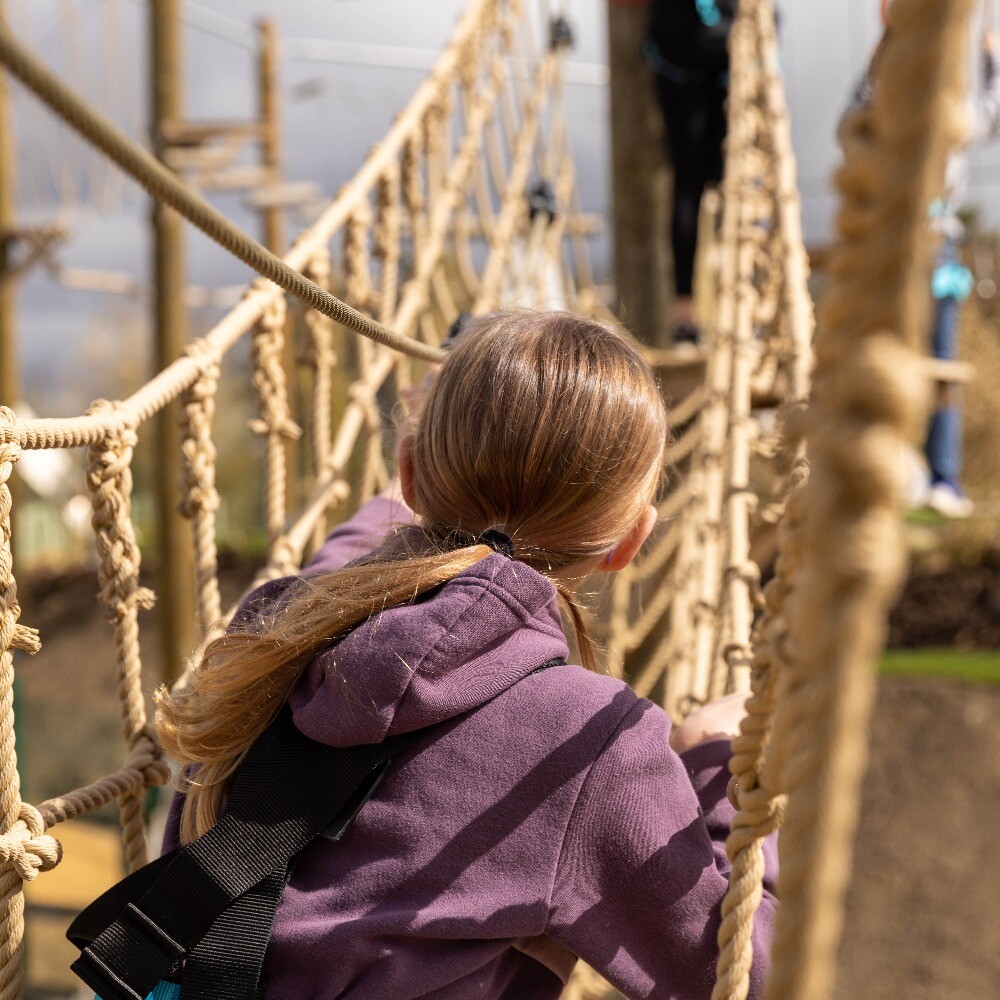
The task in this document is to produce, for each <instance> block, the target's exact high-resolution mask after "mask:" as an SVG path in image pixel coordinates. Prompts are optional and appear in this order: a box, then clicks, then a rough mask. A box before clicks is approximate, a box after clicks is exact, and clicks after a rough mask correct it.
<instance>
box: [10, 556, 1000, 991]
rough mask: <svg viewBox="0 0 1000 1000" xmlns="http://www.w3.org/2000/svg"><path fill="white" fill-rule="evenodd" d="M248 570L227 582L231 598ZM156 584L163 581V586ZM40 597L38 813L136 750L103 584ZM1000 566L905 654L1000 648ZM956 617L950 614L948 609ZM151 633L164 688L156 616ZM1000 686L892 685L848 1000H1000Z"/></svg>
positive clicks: (26, 685) (927, 589) (886, 696)
mask: <svg viewBox="0 0 1000 1000" xmlns="http://www.w3.org/2000/svg"><path fill="white" fill-rule="evenodd" d="M245 576H246V574H245V572H241V571H239V570H237V571H236V572H235V573H233V572H230V573H229V574H227V578H228V579H227V583H228V586H227V590H229V591H230V593H231V594H233V593H235V591H236V590H237V589H238V588H239V586H240V584H241V583H242V582H243V580H244V578H245ZM152 582H154V584H155V581H152ZM56 583H57V582H56V581H49V582H47V583H46V582H44V581H38V582H36V583H35V584H34V586H33V587H31V588H25V590H26V592H25V593H24V597H23V604H24V616H23V617H24V621H25V623H26V624H30V625H34V626H37V627H40V628H41V630H42V638H43V642H44V648H43V651H42V652H41V653H40V654H39V655H38V656H36V657H34V658H28V657H26V656H23V655H20V654H19V655H18V657H17V668H16V669H17V675H18V679H19V680H18V683H19V690H18V702H19V704H18V710H19V724H18V750H19V754H20V756H21V763H22V766H23V768H24V772H25V775H26V789H25V790H26V793H27V794H26V797H27V798H28V799H29V800H31V801H36V802H37V801H39V800H40V799H43V798H46V797H48V796H50V795H53V794H56V793H58V792H60V791H64V790H66V789H68V788H72V787H75V786H76V785H79V784H82V783H85V782H87V781H90V780H93V779H94V778H95V777H97V776H99V775H101V774H104V773H108V772H110V771H111V770H113V769H115V768H116V767H117V766H118V765H119V763H120V760H121V757H122V749H121V741H120V736H119V735H118V730H119V723H118V720H117V716H116V711H117V709H116V703H115V681H114V678H113V677H112V676H111V674H110V673H109V671H108V665H109V664H110V663H112V662H113V649H112V644H111V635H110V629H109V628H108V626H107V625H106V624H105V623H104V622H102V621H101V620H100V615H99V612H98V611H97V609H96V606H95V603H94V592H95V583H94V580H93V577H92V576H89V575H87V574H80V575H78V576H76V577H72V578H68V579H67V578H62V579H61V580H59V581H58V585H56ZM998 594H1000V565H994V566H991V567H986V568H982V569H981V570H979V571H976V572H973V573H971V574H970V573H969V571H968V570H963V571H962V572H961V573H958V574H954V575H953V574H949V573H947V572H940V573H937V574H929V575H928V574H925V575H923V576H920V575H918V576H917V577H916V578H914V579H913V580H911V582H910V584H909V586H908V588H907V592H906V595H905V596H904V599H903V601H902V602H901V605H900V607H899V608H898V609H897V611H896V613H895V614H894V617H893V628H892V634H893V639H894V644H896V645H911V646H912V645H924V644H933V645H953V644H954V645H961V646H980V647H984V646H985V647H990V646H992V647H993V648H995V647H996V646H997V645H998V644H1000V642H998V640H1000V620H998V619H1000V600H998ZM949 609H950V610H949ZM147 617H148V618H149V619H150V620H149V621H144V623H143V628H144V630H146V631H145V639H144V642H145V646H144V649H145V651H146V656H147V663H146V667H147V675H148V676H149V677H155V676H156V675H157V673H158V668H159V664H158V662H157V660H156V655H155V641H153V640H154V639H155V627H154V623H153V619H155V612H154V613H151V614H149V615H148V616H147ZM997 830H1000V686H998V687H995V688H986V687H978V686H970V685H962V684H948V683H943V682H937V681H933V680H915V679H910V678H905V677H903V678H897V677H892V678H886V679H885V680H883V681H882V683H881V687H880V694H879V701H878V705H877V710H876V716H875V724H874V727H873V734H872V751H871V768H870V771H869V774H868V778H867V781H866V784H865V790H864V801H863V807H862V821H861V831H860V834H859V837H858V842H857V852H856V873H855V877H854V880H853V883H852V888H851V890H850V897H849V913H848V917H847V923H846V929H845V936H844V944H843V961H842V964H841V971H840V976H839V982H838V988H837V998H838V1000H858V998H862V1000H873V998H883V997H884V998H891V1000H895V998H903V997H905V998H906V1000H932V998H933V1000H985V998H991V997H1000V892H998V890H997V884H998V876H1000V867H998V862H997V844H998V839H997V833H996V831H997Z"/></svg>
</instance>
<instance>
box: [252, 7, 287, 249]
mask: <svg viewBox="0 0 1000 1000" xmlns="http://www.w3.org/2000/svg"><path fill="white" fill-rule="evenodd" d="M257 31H258V32H259V33H260V62H259V64H258V94H259V108H260V124H261V130H262V131H261V161H262V163H263V164H264V167H265V177H266V178H267V181H266V183H268V184H273V185H277V184H279V183H280V182H281V180H282V173H283V171H282V162H281V161H282V150H281V95H280V92H279V90H278V58H279V51H278V28H277V25H276V24H275V23H274V21H270V20H263V21H258V22H257ZM261 211H262V214H263V217H264V245H265V246H266V247H267V248H268V249H269V250H273V251H274V252H275V253H282V252H283V251H284V249H285V232H284V229H285V226H284V222H285V218H284V215H285V211H284V207H283V206H282V205H281V204H280V203H278V202H276V201H270V200H268V202H267V204H266V205H265V206H264V208H263V209H262V210H261Z"/></svg>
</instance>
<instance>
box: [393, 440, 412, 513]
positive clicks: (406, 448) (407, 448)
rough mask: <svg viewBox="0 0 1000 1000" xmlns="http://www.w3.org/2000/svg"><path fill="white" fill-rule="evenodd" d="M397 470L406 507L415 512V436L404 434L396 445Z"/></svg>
mask: <svg viewBox="0 0 1000 1000" xmlns="http://www.w3.org/2000/svg"><path fill="white" fill-rule="evenodd" d="M396 470H397V472H398V473H399V488H400V490H401V491H402V493H403V500H404V501H405V503H406V506H407V507H409V508H410V510H413V509H414V507H413V501H414V492H415V491H414V489H413V435H412V434H404V435H403V436H402V437H401V438H400V439H399V444H397V445H396Z"/></svg>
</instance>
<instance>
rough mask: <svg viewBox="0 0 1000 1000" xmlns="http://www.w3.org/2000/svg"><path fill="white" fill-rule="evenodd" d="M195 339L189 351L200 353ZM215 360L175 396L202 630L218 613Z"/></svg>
mask: <svg viewBox="0 0 1000 1000" xmlns="http://www.w3.org/2000/svg"><path fill="white" fill-rule="evenodd" d="M203 343H204V342H203V341H196V342H195V344H194V345H192V346H191V347H189V348H188V350H189V351H195V350H199V349H202V347H203ZM219 367H220V366H219V361H218V359H217V358H209V359H208V361H207V363H206V366H205V372H204V374H203V375H202V376H201V378H200V379H198V381H197V382H195V384H194V385H193V386H191V388H190V389H186V390H185V391H184V393H183V394H182V395H181V408H180V422H181V435H182V436H181V502H180V505H179V509H180V512H181V514H182V516H184V517H186V518H188V519H189V520H190V521H191V522H192V526H193V529H194V551H195V573H196V575H197V587H198V617H199V620H200V623H201V629H202V631H203V632H204V631H206V630H207V629H208V628H210V627H211V626H212V625H213V624H214V623H215V622H217V621H218V620H219V618H220V617H221V615H222V599H221V597H220V595H219V559H218V549H217V547H216V543H215V515H216V511H218V509H219V491H218V490H217V489H216V487H215V462H216V458H217V451H216V448H215V442H214V441H213V440H212V420H213V418H214V416H215V397H216V393H217V390H218V387H219Z"/></svg>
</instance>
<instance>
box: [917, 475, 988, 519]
mask: <svg viewBox="0 0 1000 1000" xmlns="http://www.w3.org/2000/svg"><path fill="white" fill-rule="evenodd" d="M927 506H928V507H930V509H931V510H935V511H937V512H938V513H939V514H940V515H941V516H942V517H955V518H961V517H969V516H970V515H971V514H972V512H973V511H974V510H975V508H976V505H975V504H974V503H973V502H972V501H971V500H970V499H969V498H968V497H967V496H966V495H965V494H964V493H963V492H962V491H961V490H960V489H959V488H958V487H957V486H956V485H955V484H954V483H949V482H948V481H947V480H941V481H940V482H936V483H934V485H933V486H931V488H930V492H929V493H928V494H927Z"/></svg>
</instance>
